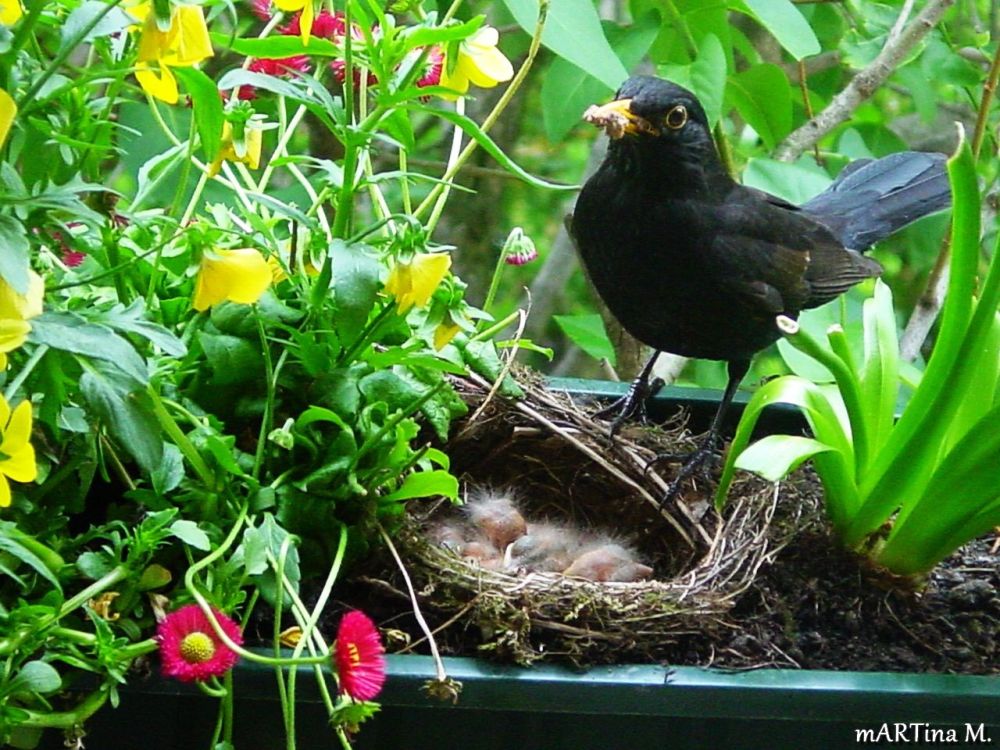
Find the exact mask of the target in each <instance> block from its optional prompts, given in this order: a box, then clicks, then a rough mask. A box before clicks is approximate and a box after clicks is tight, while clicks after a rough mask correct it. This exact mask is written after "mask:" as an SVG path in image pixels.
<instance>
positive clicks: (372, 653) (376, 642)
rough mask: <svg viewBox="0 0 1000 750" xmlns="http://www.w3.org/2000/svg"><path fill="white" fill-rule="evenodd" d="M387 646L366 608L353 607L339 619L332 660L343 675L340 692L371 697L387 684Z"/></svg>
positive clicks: (364, 697)
mask: <svg viewBox="0 0 1000 750" xmlns="http://www.w3.org/2000/svg"><path fill="white" fill-rule="evenodd" d="M384 654H385V649H384V648H383V647H382V639H381V638H380V637H379V634H378V630H376V628H375V623H373V622H372V621H371V619H370V618H369V617H368V615H366V614H365V613H364V612H359V611H357V610H353V611H351V612H348V613H347V614H346V615H344V617H343V618H342V619H341V621H340V626H339V627H338V628H337V642H336V643H335V644H334V647H333V660H334V664H335V666H336V667H337V674H338V676H339V677H340V692H342V693H346V694H347V695H349V696H350V697H351V698H354V699H355V700H359V701H369V700H371V699H372V698H374V697H375V696H376V695H378V694H379V691H381V690H382V685H383V684H385V656H384Z"/></svg>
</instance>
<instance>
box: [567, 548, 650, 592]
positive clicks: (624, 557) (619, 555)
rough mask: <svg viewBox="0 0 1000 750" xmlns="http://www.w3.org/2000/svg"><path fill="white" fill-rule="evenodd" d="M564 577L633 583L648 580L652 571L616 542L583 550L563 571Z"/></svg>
mask: <svg viewBox="0 0 1000 750" xmlns="http://www.w3.org/2000/svg"><path fill="white" fill-rule="evenodd" d="M563 574H564V575H568V576H575V577H577V578H588V579H590V580H591V581H600V582H608V581H615V582H633V581H639V580H643V579H646V578H649V577H650V576H651V575H652V574H653V569H652V568H650V567H649V566H648V565H643V564H642V563H640V562H639V561H638V560H637V559H636V555H635V552H633V551H632V550H630V549H628V548H626V547H624V546H623V545H621V544H618V543H616V542H604V543H599V544H597V545H594V546H591V547H589V548H587V549H585V550H584V551H583V552H581V553H580V555H579V556H578V557H577V558H576V559H575V560H574V561H573V562H572V564H571V565H570V566H569V567H567V568H566V569H565V570H564V571H563Z"/></svg>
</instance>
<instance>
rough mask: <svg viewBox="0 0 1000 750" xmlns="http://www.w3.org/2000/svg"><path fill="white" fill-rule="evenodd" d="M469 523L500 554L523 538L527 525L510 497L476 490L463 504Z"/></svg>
mask: <svg viewBox="0 0 1000 750" xmlns="http://www.w3.org/2000/svg"><path fill="white" fill-rule="evenodd" d="M465 513H466V515H467V516H468V518H469V521H470V522H471V523H472V525H473V526H475V527H476V528H477V529H479V530H480V531H481V532H482V533H483V535H484V536H485V537H486V538H487V539H488V540H489V541H490V543H491V544H492V545H493V546H494V547H496V548H497V549H498V550H500V551H501V552H502V551H503V550H506V549H507V546H508V545H509V544H511V542H513V541H514V540H515V539H518V538H520V537H522V536H524V533H525V532H526V531H527V529H528V525H527V524H526V523H525V521H524V516H522V515H521V512H520V511H519V510H518V509H517V507H516V506H515V505H514V501H513V500H512V499H511V497H510V495H508V494H504V493H500V492H493V491H491V490H478V491H477V492H476V494H475V495H474V496H472V497H470V498H469V500H468V501H467V502H466V504H465Z"/></svg>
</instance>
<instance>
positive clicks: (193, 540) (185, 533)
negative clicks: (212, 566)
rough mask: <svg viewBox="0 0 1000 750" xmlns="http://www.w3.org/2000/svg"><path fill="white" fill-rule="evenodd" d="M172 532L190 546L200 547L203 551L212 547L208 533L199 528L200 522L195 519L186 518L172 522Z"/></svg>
mask: <svg viewBox="0 0 1000 750" xmlns="http://www.w3.org/2000/svg"><path fill="white" fill-rule="evenodd" d="M170 533H171V534H173V535H174V536H175V537H177V538H178V539H180V540H181V541H182V542H184V543H185V544H187V545H188V546H190V547H194V548H195V549H200V550H201V551H202V552H208V551H209V550H210V549H212V543H211V541H209V538H208V534H206V533H205V532H204V531H202V530H201V529H200V528H198V524H196V523H195V522H194V521H188V520H185V519H180V520H178V521H174V522H173V523H172V524H170Z"/></svg>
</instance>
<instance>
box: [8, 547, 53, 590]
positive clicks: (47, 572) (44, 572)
mask: <svg viewBox="0 0 1000 750" xmlns="http://www.w3.org/2000/svg"><path fill="white" fill-rule="evenodd" d="M14 537H15V535H14V534H10V533H3V534H0V551H3V552H6V553H7V554H9V555H12V556H13V557H15V558H17V559H18V560H20V561H21V562H23V563H24V564H25V565H27V566H28V567H29V568H31V569H32V570H34V571H35V572H36V573H38V575H40V576H41V577H42V578H44V579H45V580H46V581H48V582H49V583H51V584H52V586H53V588H55V589H56V590H57V591H62V586H60V585H59V579H58V578H56V576H55V573H54V572H53V571H52V570H51V569H50V568H49V566H48V565H46V564H45V561H44V560H43V559H42V558H41V557H39V556H38V555H36V554H35V553H34V552H33V551H32V550H31V549H29V548H28V546H26V545H25V544H22V543H21V542H19V541H18V540H17V539H16V538H14Z"/></svg>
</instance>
